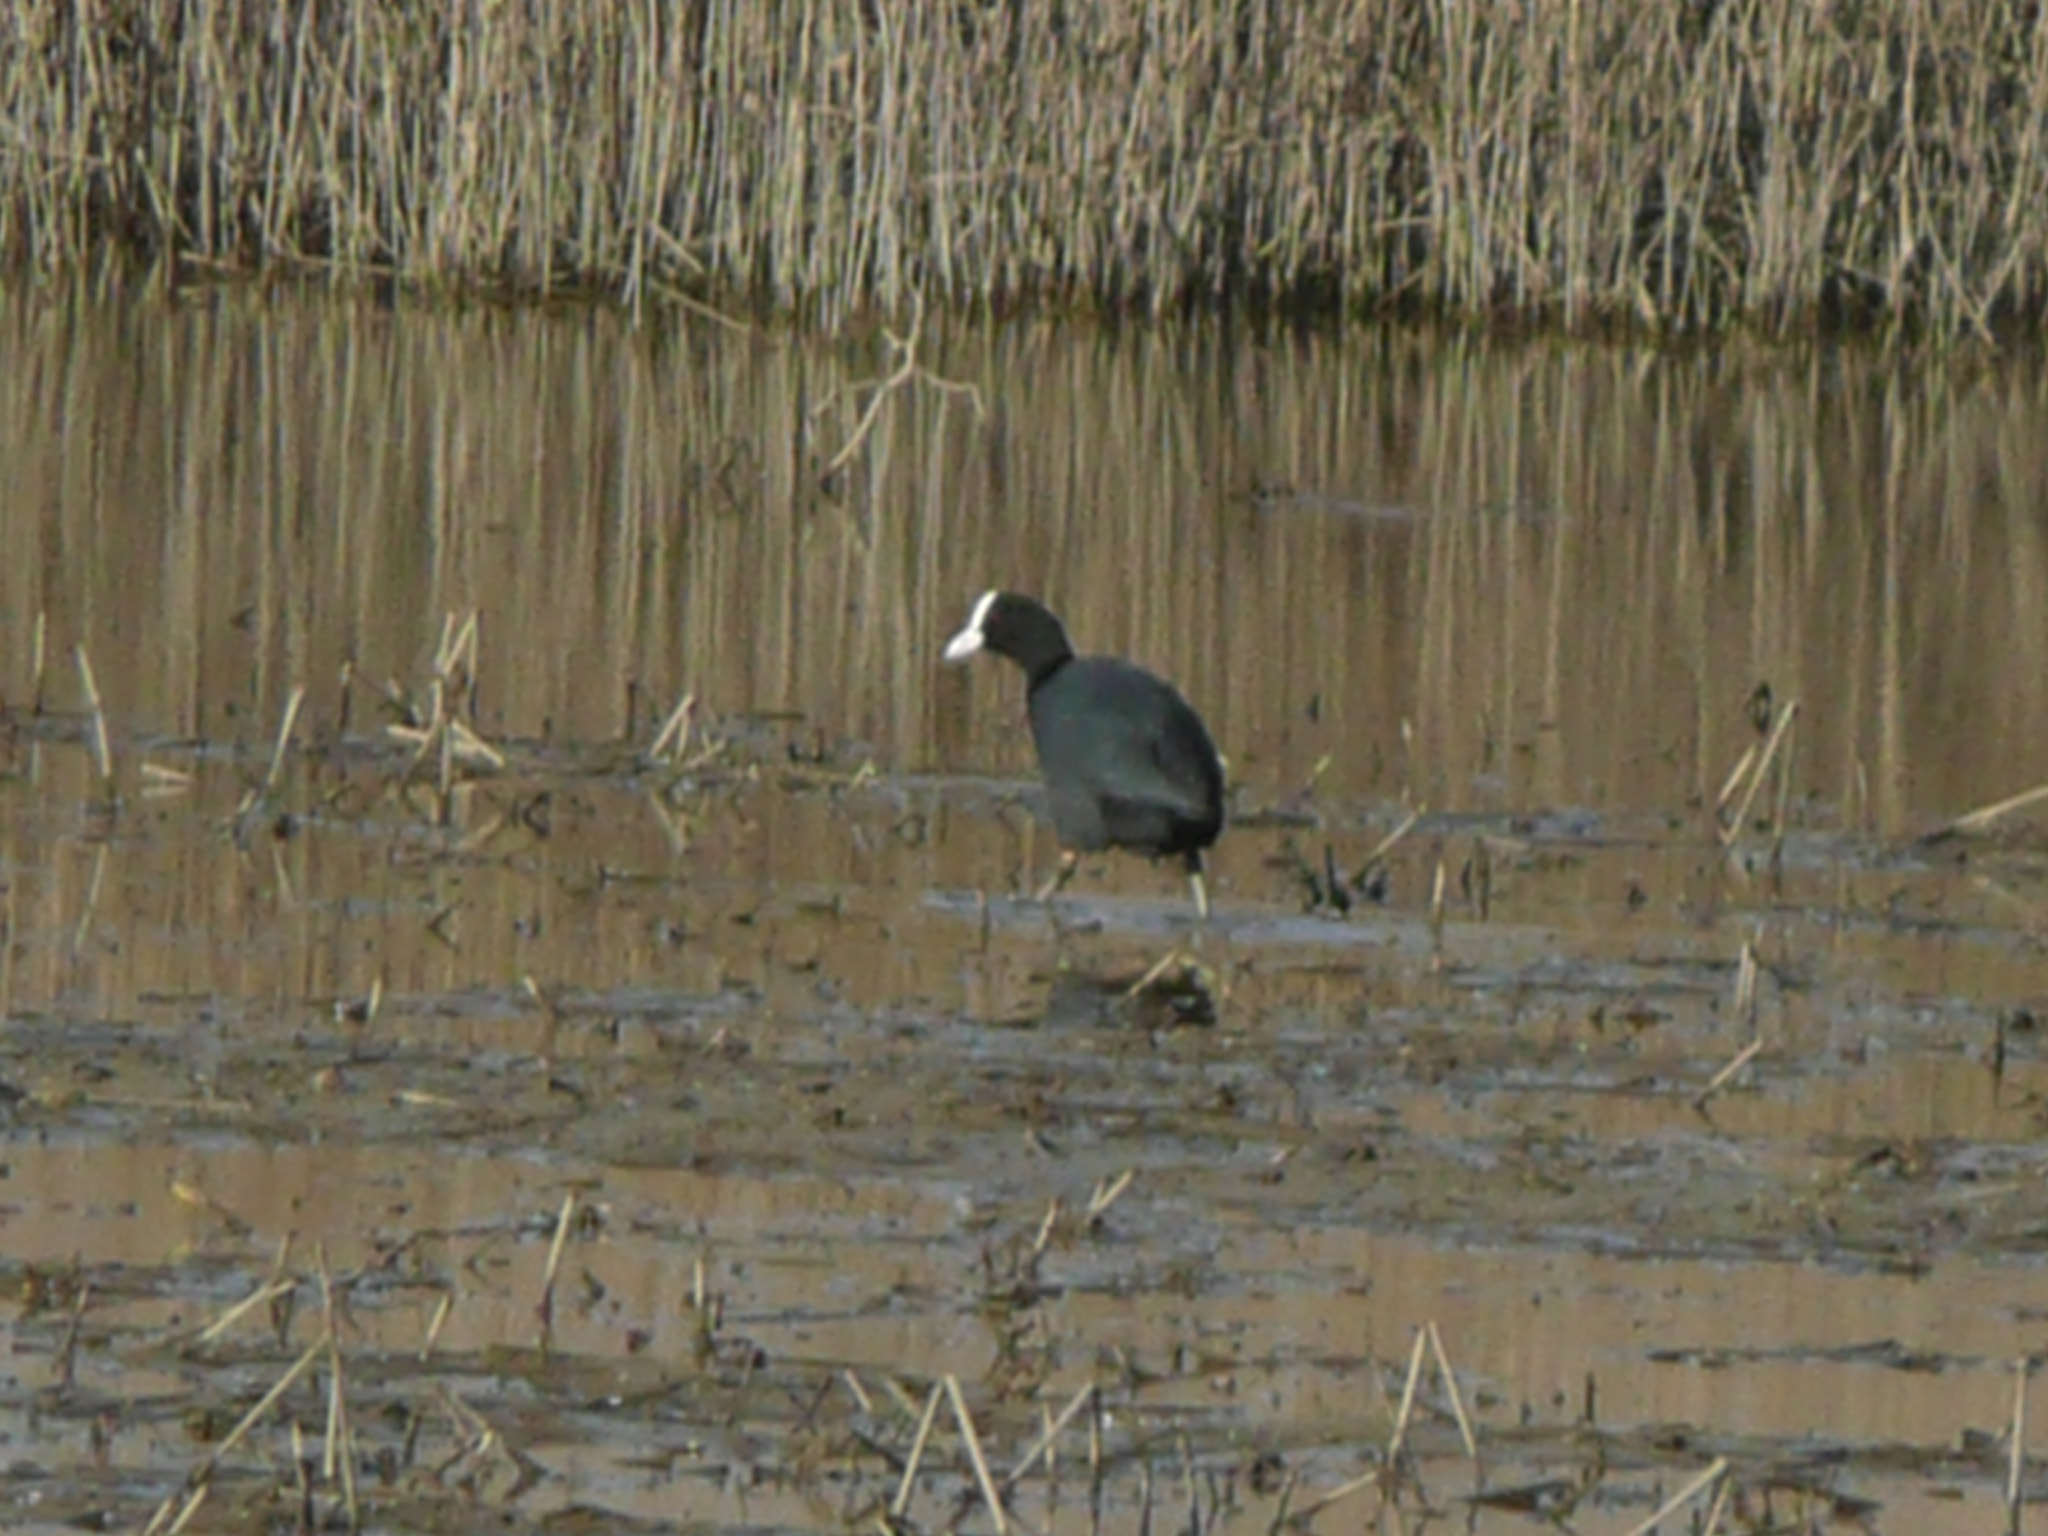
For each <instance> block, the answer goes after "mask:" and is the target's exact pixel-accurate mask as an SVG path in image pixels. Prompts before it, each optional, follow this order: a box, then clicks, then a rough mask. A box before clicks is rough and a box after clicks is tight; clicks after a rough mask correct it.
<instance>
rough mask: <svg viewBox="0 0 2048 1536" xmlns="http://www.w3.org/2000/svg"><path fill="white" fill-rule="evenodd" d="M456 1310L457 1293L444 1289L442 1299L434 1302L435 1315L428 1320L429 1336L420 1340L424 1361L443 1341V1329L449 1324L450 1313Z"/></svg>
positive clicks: (423, 1361)
mask: <svg viewBox="0 0 2048 1536" xmlns="http://www.w3.org/2000/svg"><path fill="white" fill-rule="evenodd" d="M454 1310H455V1293H454V1292H453V1291H443V1292H442V1293H441V1299H440V1300H439V1301H437V1302H436V1303H434V1315H433V1316H432V1317H431V1318H429V1319H428V1320H427V1336H426V1337H425V1338H424V1339H422V1340H421V1341H420V1360H421V1362H422V1363H425V1361H426V1360H427V1359H428V1358H429V1357H431V1356H432V1355H433V1353H434V1346H435V1345H436V1344H438V1343H440V1342H441V1330H442V1329H443V1328H445V1327H447V1326H448V1314H449V1313H451V1312H453V1311H454Z"/></svg>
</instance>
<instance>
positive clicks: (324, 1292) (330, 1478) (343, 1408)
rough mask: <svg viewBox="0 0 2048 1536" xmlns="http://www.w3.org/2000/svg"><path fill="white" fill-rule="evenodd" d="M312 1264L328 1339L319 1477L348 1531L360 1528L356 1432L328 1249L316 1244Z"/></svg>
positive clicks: (323, 1245) (324, 1245)
mask: <svg viewBox="0 0 2048 1536" xmlns="http://www.w3.org/2000/svg"><path fill="white" fill-rule="evenodd" d="M313 1261H314V1266H315V1268H316V1270H317V1271H318V1273H319V1276H320V1311H321V1316H322V1318H323V1320H324V1326H323V1330H322V1331H324V1332H325V1333H326V1335H327V1338H328V1351H327V1434H326V1437H325V1442H324V1445H323V1447H322V1451H321V1458H320V1475H321V1477H322V1478H323V1479H324V1480H325V1481H326V1482H327V1483H328V1484H329V1485H330V1486H331V1485H333V1484H334V1483H335V1482H337V1481H339V1482H340V1484H341V1499H342V1507H343V1508H344V1509H346V1510H347V1511H348V1528H349V1529H350V1530H351V1531H355V1530H360V1529H361V1528H362V1514H361V1511H360V1509H359V1508H358V1506H357V1503H356V1432H355V1424H354V1422H353V1421H352V1420H351V1419H350V1418H349V1412H348V1374H347V1371H346V1369H345V1367H344V1365H343V1363H342V1358H341V1331H340V1329H339V1327H338V1326H337V1324H336V1320H335V1315H334V1276H333V1274H332V1272H331V1271H330V1270H329V1269H328V1267H327V1245H326V1244H324V1243H320V1244H316V1245H315V1247H314V1250H313Z"/></svg>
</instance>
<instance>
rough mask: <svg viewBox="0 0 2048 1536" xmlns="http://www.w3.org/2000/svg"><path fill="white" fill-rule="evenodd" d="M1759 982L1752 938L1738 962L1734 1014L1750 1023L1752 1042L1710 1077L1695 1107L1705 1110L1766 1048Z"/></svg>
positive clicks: (1744, 947) (1695, 1096) (1694, 1102)
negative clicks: (1759, 1013) (1759, 1020)
mask: <svg viewBox="0 0 2048 1536" xmlns="http://www.w3.org/2000/svg"><path fill="white" fill-rule="evenodd" d="M1758 937H1759V938H1761V937H1762V935H1761V933H1759V935H1758ZM1756 982H1757V963H1756V947H1755V945H1754V944H1753V943H1752V942H1751V941H1749V940H1747V939H1745V940H1743V943H1742V955H1741V958H1740V959H1738V960H1737V961H1736V964H1735V1007H1734V1014H1735V1017H1736V1018H1738V1019H1741V1020H1742V1021H1743V1022H1744V1023H1746V1024H1747V1025H1748V1026H1749V1031H1750V1036H1751V1038H1750V1042H1749V1044H1747V1045H1745V1046H1744V1047H1743V1048H1742V1049H1741V1050H1740V1051H1737V1052H1736V1053H1735V1059H1734V1060H1733V1061H1731V1062H1729V1063H1728V1064H1727V1065H1726V1066H1724V1067H1722V1068H1721V1070H1720V1071H1718V1072H1716V1073H1715V1074H1714V1075H1713V1077H1711V1078H1710V1079H1708V1081H1707V1085H1706V1086H1705V1087H1704V1088H1702V1089H1701V1090H1700V1091H1699V1092H1698V1093H1697V1094H1696V1095H1694V1097H1693V1101H1692V1103H1693V1108H1694V1109H1705V1108H1706V1107H1707V1101H1708V1100H1709V1099H1711V1098H1712V1097H1713V1096H1714V1095H1715V1094H1717V1093H1719V1092H1720V1091H1721V1090H1722V1089H1723V1088H1724V1087H1726V1086H1727V1085H1728V1084H1729V1083H1730V1082H1732V1081H1733V1080H1734V1078H1735V1075H1736V1074H1737V1073H1738V1072H1740V1071H1741V1070H1742V1069H1743V1068H1744V1067H1746V1066H1748V1065H1749V1064H1750V1062H1752V1061H1754V1060H1755V1059H1756V1057H1757V1054H1758V1053H1759V1052H1760V1051H1762V1050H1763V1048H1764V1037H1763V1031H1762V1030H1761V1029H1759V1028H1758V1027H1757V1021H1756V1007H1757V1003H1756V997H1757V994H1756Z"/></svg>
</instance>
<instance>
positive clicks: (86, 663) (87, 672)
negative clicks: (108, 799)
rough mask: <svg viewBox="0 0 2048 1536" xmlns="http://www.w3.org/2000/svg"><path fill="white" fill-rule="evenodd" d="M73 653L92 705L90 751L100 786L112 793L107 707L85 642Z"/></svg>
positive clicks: (112, 748) (111, 751) (80, 643)
mask: <svg viewBox="0 0 2048 1536" xmlns="http://www.w3.org/2000/svg"><path fill="white" fill-rule="evenodd" d="M75 654H76V655H77V657H78V677H79V681H80V682H82V683H83V684H84V685H85V697H86V699H87V700H88V701H89V702H90V703H91V705H92V751H93V758H94V760H95V761H96V762H97V763H98V764H99V770H100V788H101V789H103V790H105V791H106V792H107V793H109V794H112V793H113V789H114V747H113V743H112V742H111V741H110V740H108V737H107V707H106V705H105V704H104V703H103V702H101V700H100V685H99V680H98V679H97V678H95V677H94V676H93V675H92V658H91V657H90V656H88V655H86V653H85V644H84V642H83V641H81V642H79V644H78V646H77V648H76V651H75Z"/></svg>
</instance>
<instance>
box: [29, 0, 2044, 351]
mask: <svg viewBox="0 0 2048 1536" xmlns="http://www.w3.org/2000/svg"><path fill="white" fill-rule="evenodd" d="M320 14H321V16H322V17H323V18H324V19H323V20H322V21H321V22H320V24H318V25H311V24H307V25H300V24H297V23H296V22H293V21H291V20H290V17H289V14H288V13H287V12H284V11H278V10H275V9H273V8H265V7H237V6H233V5H228V4H225V3H223V0H198V3H196V4H192V5H186V6H177V7H165V6H142V5H124V6H117V7H115V8H114V10H113V12H111V13H110V14H108V15H106V16H102V15H101V14H100V12H98V11H96V10H92V9H73V8H66V7H29V8H27V9H25V10H22V11H21V12H20V13H19V15H18V16H16V17H14V18H13V19H12V20H10V21H9V22H8V23H6V24H5V26H4V30H0V41H4V46H0V102H4V103H5V108H4V118H0V131H4V134H5V142H7V143H8V144H9V145H10V146H11V152H10V153H9V154H8V155H7V156H6V157H5V158H4V159H0V254H4V255H5V256H6V257H8V258H11V259H13V260H16V261H26V262H29V263H32V264H33V265H34V266H35V267H37V268H38V269H41V270H43V271H46V272H49V271H58V270H65V269H71V270H77V269H82V268H83V267H84V266H86V265H87V264H88V262H89V261H90V260H91V258H92V257H93V256H94V255H95V254H96V253H97V252H99V251H100V250H101V249H102V248H104V247H105V246H107V245H109V244H113V243H120V244H125V245H128V246H131V247H134V248H137V249H140V250H141V251H144V252H146V253H149V254H152V255H161V256H167V257H169V258H171V259H172V260H174V261H176V262H179V263H181V264H183V265H185V266H187V267H191V268H196V269H201V270H205V271H208V272H213V271H219V270H222V269H230V270H232V269H245V270H246V269H253V268H256V267H258V266H263V265H277V264H287V265H298V266H303V267H307V268H310V269H314V270H318V271H320V272H323V273H342V274H355V275H360V276H367V277H372V278H375V279H377V280H380V281H383V280H390V279H393V278H395V279H397V280H399V281H401V282H406V283H411V284H415V285H419V286H423V287H432V288H442V287H447V286H450V285H457V284H469V285H475V286H479V287H484V288H490V289H496V290H505V289H509V290H511V291H513V292H523V293H536V294H547V293H553V292H558V291H561V290H565V289H570V288H575V287H587V286H588V285H591V284H598V285H602V286H604V287H606V288H609V289H610V290H612V291H613V292H615V293H617V294H618V295H619V296H620V297H621V299H622V300H624V301H625V302H627V303H629V304H630V305H632V306H633V308H634V310H635V312H636V313H637V312H639V310H640V309H641V308H642V307H643V306H644V305H646V304H647V303H648V302H650V299H651V298H652V297H653V296H660V295H673V296H674V298H675V299H676V300H677V301H679V302H682V303H685V304H691V305H694V306H696V307H697V308H699V309H701V307H702V306H701V304H698V303H697V300H696V299H695V298H693V297H692V296H693V295H705V294H710V295H713V296H717V295H719V294H730V293H734V292H743V293H747V294H750V295H753V296H755V297H757V298H759V299H760V300H763V301H765V302H766V303H768V304H770V305H772V306H775V307H777V308H781V309H800V310H803V311H806V312H808V313H810V314H811V315H813V316H815V317H817V318H819V319H821V320H822V321H823V322H824V323H825V324H827V325H828V326H832V327H836V326H838V325H840V324H841V323H843V322H846V321H848V320H850V319H853V318H855V317H858V316H859V315H860V314H862V313H863V312H873V311H875V310H881V311H885V312H886V311H889V310H892V309H895V308H897V307H899V306H900V305H902V304H903V303H904V302H906V300H907V299H908V298H909V297H910V296H912V295H914V294H916V293H918V292H920V291H928V292H929V293H930V294H931V296H932V297H933V298H934V299H935V300H937V299H944V300H946V301H948V302H952V303H956V304H960V303H965V304H974V305H981V306H988V307H996V306H1002V305H1010V304H1015V303H1018V302H1023V301H1029V300H1031V299H1034V298H1038V297H1042V296H1050V297H1053V298H1055V299H1058V300H1061V301H1068V300H1073V299H1080V300H1082V301H1085V302H1091V303H1094V304H1098V305H1102V306H1113V307H1129V306H1137V307H1141V308H1149V309H1151V310H1153V311H1155V312H1157V311H1161V310H1164V309H1167V308H1169V307H1172V306H1175V305H1179V304H1184V303H1188V302H1195V301H1201V300H1203V299H1206V298H1209V297H1212V296H1215V295H1219V294H1239V295H1247V294H1248V295H1257V296H1265V297H1271V298H1278V299H1286V300H1291V301H1295V302H1298V303H1310V304H1320V305H1321V306H1323V307H1326V308H1328V307H1334V306H1338V305H1361V304H1375V303H1376V304H1399V305H1407V306H1413V307H1418V308H1425V309H1429V310H1433V311H1438V312H1452V313H1457V314H1462V315H1468V316H1474V317H1484V316H1490V315H1498V314H1502V313H1510V314H1515V315H1519V316H1523V317H1548V318H1555V319H1557V320H1559V321H1561V322H1563V323H1564V324H1566V325H1572V326H1577V325H1582V324H1586V323H1592V322H1600V321H1617V322H1624V323H1628V324H1633V325H1642V326H1648V327H1653V328H1657V329H1662V330H1697V329H1701V328H1705V327H1713V326H1720V325H1724V324H1728V323H1731V322H1742V323H1746V324H1749V325H1752V326H1755V327H1758V328H1761V329H1763V330H1766V331H1772V332H1785V331H1789V330H1791V329H1794V328H1796V327H1799V326H1802V325H1805V324H1808V323H1810V322H1811V321H1812V320H1814V319H1815V318H1816V317H1819V318H1827V317H1830V316H1837V315H1839V316H1845V317H1849V318H1869V319H1872V320H1875V321H1878V322H1880V323H1884V324H1888V325H1923V326H1926V327H1930V328H1933V329H1935V330H1938V331H1941V332H1945V333H1950V334H1955V335H1982V334H1984V333H1986V332H1987V331H1989V330H1990V329H1991V328H1992V327H1994V326H1995V325H1996V324H1998V323H1999V322H2000V321H2001V320H2002V319H2006V318H2009V317H2020V318H2025V317H2031V316H2036V315H2038V314H2039V313H2041V311H2042V310H2043V307H2044V305H2048V141H2044V140H2043V138H2042V135H2041V134H2040V132H2039V123H2038V114H2037V113H2036V112H2034V111H2031V110H2027V109H2025V104H2026V103H2031V102H2039V101H2041V100H2043V99H2044V98H2048V51H2044V50H2042V49H2040V48H2038V47H2036V46H2035V38H2034V30H2033V22H2032V20H2031V16H2032V13H2031V11H2030V9H2029V8H2028V7H2025V6H2003V5H1984V4H1980V3H1976V0H1924V3H1908V0H1876V3H1872V4H1868V5H1861V6H1855V7H1846V8H1845V7H1840V6H1794V7H1790V8H1786V7H1775V6H1754V5H1751V6H1733V5H1699V6H1670V5H1649V4H1643V3H1640V0H1597V3H1594V4H1590V5H1579V4H1568V3H1566V0H1536V3H1535V4H1534V7H1533V9H1527V8H1525V9H1512V10H1501V9H1495V8H1491V7H1486V6H1472V7H1456V8H1452V9H1449V10H1446V9H1443V8H1441V7H1431V6H1425V5H1420V4H1416V3H1414V0H1364V3H1356V0H1304V3H1302V4H1299V5H1293V6H1245V5H1242V4H1240V3H1238V0H1167V3H1164V4H1160V5H1156V6H1129V5H1121V6H1085V7H1072V6H1029V5H1009V6H973V7H968V8H965V9H963V8H961V7H959V6H957V5H953V4H949V3H946V0H905V3H903V4H900V5H894V6H887V7H874V6H863V5H860V4H857V3H855V0H791V3H788V4H784V5H778V6H758V5H739V4H731V3H723V4H708V5H685V6H679V7H672V8H663V9H661V10H660V11H659V12H658V13H650V12H647V11H645V10H643V9H640V8H634V7H617V6H603V5H597V4H593V3H591V0H566V3H562V4H553V5H534V6H509V7H503V8H500V9H498V10H494V11H493V12H492V13H491V17H490V24H489V25H487V26H486V25H481V24H479V22H478V20H477V18H476V16H475V15H474V14H473V13H471V12H470V11H468V10H465V9H463V8H460V7H452V8H451V7H433V6H428V7H421V6H417V5H413V4H410V3H405V0H362V3H358V4H355V5H350V6H345V7H340V8H337V9H336V10H334V11H333V12H332V13H331V14H330V13H327V12H324V11H323V12H321V13H320ZM657 17H658V21H657V19H656V18H657Z"/></svg>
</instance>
